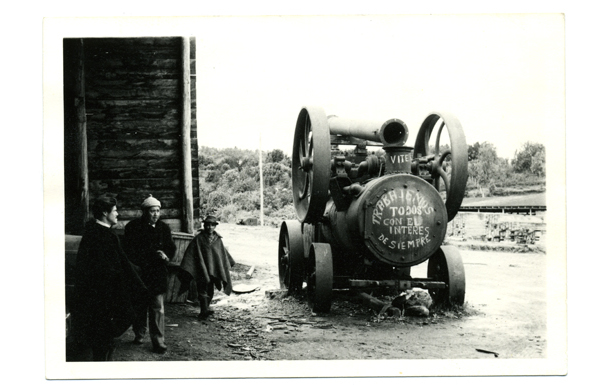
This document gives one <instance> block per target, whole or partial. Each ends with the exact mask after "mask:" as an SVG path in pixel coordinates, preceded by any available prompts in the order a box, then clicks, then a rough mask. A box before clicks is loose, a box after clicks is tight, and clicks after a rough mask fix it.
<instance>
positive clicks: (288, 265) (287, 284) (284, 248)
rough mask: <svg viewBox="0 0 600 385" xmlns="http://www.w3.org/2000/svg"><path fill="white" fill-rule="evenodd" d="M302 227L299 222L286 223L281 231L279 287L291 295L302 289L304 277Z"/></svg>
mask: <svg viewBox="0 0 600 385" xmlns="http://www.w3.org/2000/svg"><path fill="white" fill-rule="evenodd" d="M303 247H304V244H303V241H302V227H301V224H300V223H299V222H297V221H285V222H283V223H282V225H281V229H280V231H279V247H278V266H279V285H280V288H281V289H287V290H288V293H289V294H293V293H296V292H298V291H300V290H301V289H302V280H303V275H304V261H303V257H304V249H303Z"/></svg>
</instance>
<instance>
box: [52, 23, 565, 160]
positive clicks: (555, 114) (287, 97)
mask: <svg viewBox="0 0 600 385" xmlns="http://www.w3.org/2000/svg"><path fill="white" fill-rule="evenodd" d="M45 26H46V29H45V32H46V33H45V35H44V38H45V48H46V49H45V59H46V65H45V67H44V68H45V71H47V73H48V74H53V75H54V78H53V79H50V78H49V77H46V78H45V80H44V84H45V87H46V88H47V89H56V92H57V95H60V92H62V91H61V89H62V78H61V76H60V75H61V74H62V67H61V62H60V59H61V57H60V52H61V43H62V38H63V37H124V36H130V37H132V36H195V37H196V39H197V53H196V55H197V78H196V80H197V101H198V103H197V106H198V110H197V119H198V136H199V143H200V145H201V146H202V145H204V146H209V147H218V148H224V147H233V146H237V147H240V148H247V149H257V148H258V147H259V136H260V137H261V138H262V141H261V144H262V149H263V150H272V149H276V148H277V149H281V150H283V151H285V152H286V153H288V154H291V151H292V143H293V133H294V128H295V122H296V119H297V116H298V112H299V111H300V109H301V108H302V106H305V105H317V106H321V107H323V108H324V109H325V112H326V114H328V115H337V116H339V117H344V118H357V119H377V120H382V121H383V120H387V119H390V118H398V119H401V120H403V121H404V122H405V123H406V124H407V125H408V129H409V139H408V141H407V145H409V146H412V145H414V141H415V138H416V136H417V132H418V130H419V127H420V125H421V123H422V121H423V120H424V119H425V117H426V116H427V115H428V114H429V113H430V112H432V111H448V112H450V113H452V114H454V115H455V116H457V117H458V119H459V120H460V122H461V123H462V126H463V129H464V131H465V135H466V139H467V143H468V144H474V143H475V142H484V141H487V142H491V143H493V144H494V145H495V146H496V148H497V150H498V155H499V156H501V157H505V158H512V157H513V155H514V152H515V150H517V149H519V148H520V147H521V146H522V144H523V143H525V142H526V141H533V142H541V143H544V144H546V145H547V147H548V144H549V143H550V142H549V141H550V140H554V141H555V142H553V143H554V144H556V143H558V144H559V145H562V143H564V135H565V102H564V84H565V76H564V63H565V60H564V52H565V48H564V24H563V16H562V15H561V14H559V13H553V14H497V15H495V14H487V15H484V14H480V15H388V16H385V15H382V16H331V15H330V16H320V17H319V16H225V17H189V18H148V19H144V18H109V19H81V18H79V19H51V20H47V21H46V24H45ZM52 63H55V64H56V65H55V66H52ZM61 104H62V102H61V99H60V98H57V100H56V107H57V108H60V106H61ZM47 111H49V110H47ZM52 111H54V110H53V109H52ZM57 122H58V121H57ZM59 127H60V125H59Z"/></svg>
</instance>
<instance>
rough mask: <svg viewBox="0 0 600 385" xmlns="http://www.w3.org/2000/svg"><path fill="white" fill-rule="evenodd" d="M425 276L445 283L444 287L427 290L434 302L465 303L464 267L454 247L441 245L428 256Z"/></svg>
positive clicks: (447, 303) (446, 303)
mask: <svg viewBox="0 0 600 385" xmlns="http://www.w3.org/2000/svg"><path fill="white" fill-rule="evenodd" d="M427 277H428V278H431V279H433V280H435V281H443V282H445V283H446V285H447V287H446V288H445V289H430V290H429V293H430V295H431V297H432V298H433V300H434V301H435V302H436V303H441V304H443V305H463V304H464V303H465V289H466V279H465V268H464V265H463V262H462V257H461V256H460V253H459V251H458V249H457V248H456V247H453V246H441V247H440V248H439V249H438V250H437V251H436V252H435V254H433V255H432V256H431V258H429V262H428V265H427Z"/></svg>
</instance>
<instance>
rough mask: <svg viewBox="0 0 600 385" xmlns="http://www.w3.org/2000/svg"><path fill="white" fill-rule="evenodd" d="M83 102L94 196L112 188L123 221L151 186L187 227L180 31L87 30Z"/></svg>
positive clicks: (169, 215)
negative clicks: (123, 33) (120, 34)
mask: <svg viewBox="0 0 600 385" xmlns="http://www.w3.org/2000/svg"><path fill="white" fill-rule="evenodd" d="M83 46H84V47H83V51H84V57H85V62H84V66H85V80H84V81H85V103H86V115H87V140H88V143H87V152H88V176H89V195H90V203H92V202H93V201H94V199H95V198H96V197H98V196H100V195H102V194H110V195H112V196H114V197H115V198H116V199H117V201H118V203H119V206H118V209H119V212H120V217H119V219H120V220H122V221H123V224H124V223H126V222H127V221H129V220H131V219H133V218H135V217H136V216H137V215H138V214H139V213H140V211H139V209H140V204H141V202H142V201H143V200H144V199H145V198H146V196H147V195H148V194H152V195H153V196H154V197H156V198H157V199H159V200H160V201H161V203H162V208H163V213H162V218H163V219H164V220H165V221H166V222H167V223H169V225H170V226H171V228H172V230H173V231H180V230H181V223H182V219H183V217H182V215H183V203H184V202H183V190H182V189H183V180H182V178H183V176H184V175H183V168H182V159H183V154H182V144H181V143H182V138H181V125H182V111H183V98H182V87H183V78H182V77H183V67H182V63H183V59H182V38H180V37H157V38H155V37H148V38H97V39H96V38H87V39H83ZM195 56H196V52H195V39H194V38H191V39H190V74H191V82H190V83H191V130H190V131H191V135H190V136H191V138H190V139H191V149H192V154H193V156H192V160H191V161H192V165H191V169H192V170H193V174H192V181H193V183H192V186H193V188H192V194H193V203H194V208H195V210H194V211H195V213H194V214H195V217H197V216H198V207H199V206H198V204H199V188H198V171H197V170H198V163H197V162H198V160H197V153H198V140H197V124H196V89H195V86H196V82H195V66H196V64H195Z"/></svg>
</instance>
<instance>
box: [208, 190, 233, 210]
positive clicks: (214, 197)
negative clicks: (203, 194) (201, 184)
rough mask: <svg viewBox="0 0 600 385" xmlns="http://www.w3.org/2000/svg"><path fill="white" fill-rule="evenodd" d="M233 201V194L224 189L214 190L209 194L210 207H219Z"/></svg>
mask: <svg viewBox="0 0 600 385" xmlns="http://www.w3.org/2000/svg"><path fill="white" fill-rule="evenodd" d="M230 203H231V196H230V195H229V194H227V193H226V192H224V191H220V190H217V191H213V192H211V193H210V194H209V195H208V207H209V208H212V209H217V208H219V207H223V206H225V205H228V204H230Z"/></svg>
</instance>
